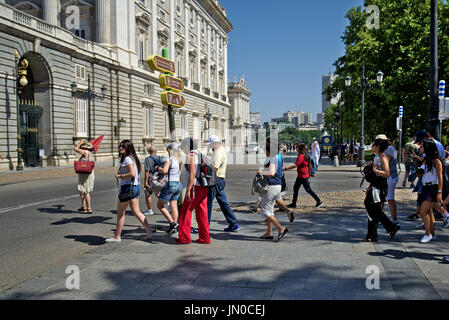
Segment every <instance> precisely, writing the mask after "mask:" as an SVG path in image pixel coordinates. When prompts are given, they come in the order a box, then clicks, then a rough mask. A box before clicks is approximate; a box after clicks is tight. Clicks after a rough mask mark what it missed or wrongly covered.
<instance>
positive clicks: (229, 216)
mask: <svg viewBox="0 0 449 320" xmlns="http://www.w3.org/2000/svg"><path fill="white" fill-rule="evenodd" d="M206 146H208V147H211V148H212V150H213V151H214V159H213V163H214V167H215V169H216V170H217V184H216V185H215V186H213V187H210V188H209V192H208V194H207V210H208V218H209V225H210V221H211V216H212V203H213V202H214V199H215V198H216V199H217V202H218V204H219V205H220V208H221V211H222V212H223V215H224V216H225V218H226V221H227V222H228V227H227V228H226V229H224V231H225V232H237V231H239V229H240V227H239V225H238V224H237V218H236V217H235V215H234V212H232V209H231V206H230V205H229V203H228V200H227V198H226V193H225V191H224V189H225V187H226V181H225V176H226V165H227V156H226V151H225V149H224V147H223V145H222V143H221V139H220V138H219V137H218V136H216V135H213V136H211V137H209V140H208V141H207V143H206Z"/></svg>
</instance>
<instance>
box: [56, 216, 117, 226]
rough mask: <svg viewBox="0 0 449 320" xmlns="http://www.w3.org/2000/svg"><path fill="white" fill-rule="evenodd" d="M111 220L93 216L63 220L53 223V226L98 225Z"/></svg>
mask: <svg viewBox="0 0 449 320" xmlns="http://www.w3.org/2000/svg"><path fill="white" fill-rule="evenodd" d="M109 220H112V218H106V217H98V216H91V217H88V218H71V219H62V220H61V221H56V222H52V223H51V225H54V226H58V225H64V224H68V223H82V224H96V223H104V222H105V221H109Z"/></svg>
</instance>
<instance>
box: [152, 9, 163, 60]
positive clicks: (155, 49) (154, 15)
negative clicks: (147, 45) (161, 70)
mask: <svg viewBox="0 0 449 320" xmlns="http://www.w3.org/2000/svg"><path fill="white" fill-rule="evenodd" d="M158 14H159V13H158V12H157V2H156V1H155V0H153V1H151V20H152V23H151V31H152V34H151V39H152V40H153V42H152V47H153V52H152V53H151V54H150V55H153V54H158V55H162V52H158V44H157V40H158V38H157V16H158Z"/></svg>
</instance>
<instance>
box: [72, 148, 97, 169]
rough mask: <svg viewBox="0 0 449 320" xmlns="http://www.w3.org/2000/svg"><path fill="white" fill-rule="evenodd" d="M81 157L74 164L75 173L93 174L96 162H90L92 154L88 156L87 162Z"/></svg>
mask: <svg viewBox="0 0 449 320" xmlns="http://www.w3.org/2000/svg"><path fill="white" fill-rule="evenodd" d="M82 158H83V157H81V158H80V159H79V160H78V161H75V162H74V167H75V172H76V173H84V174H91V173H92V171H93V170H94V167H95V162H94V161H90V153H89V154H88V155H87V160H81V159H82Z"/></svg>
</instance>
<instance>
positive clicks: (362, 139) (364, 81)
mask: <svg viewBox="0 0 449 320" xmlns="http://www.w3.org/2000/svg"><path fill="white" fill-rule="evenodd" d="M376 77H377V82H378V83H381V82H382V81H383V78H384V74H383V72H381V71H379V72H378V73H377V75H376ZM345 85H346V87H347V88H348V89H351V88H350V87H351V77H350V76H347V77H346V78H345ZM372 87H374V86H373V85H371V84H369V83H368V81H367V79H366V77H365V62H363V66H362V82H361V84H360V85H359V86H356V87H355V89H357V90H360V89H361V90H362V125H361V130H360V131H361V136H360V148H359V153H360V156H359V160H358V162H357V166H358V167H362V166H363V165H364V164H365V127H364V126H365V123H364V121H365V90H366V89H369V88H372Z"/></svg>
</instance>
